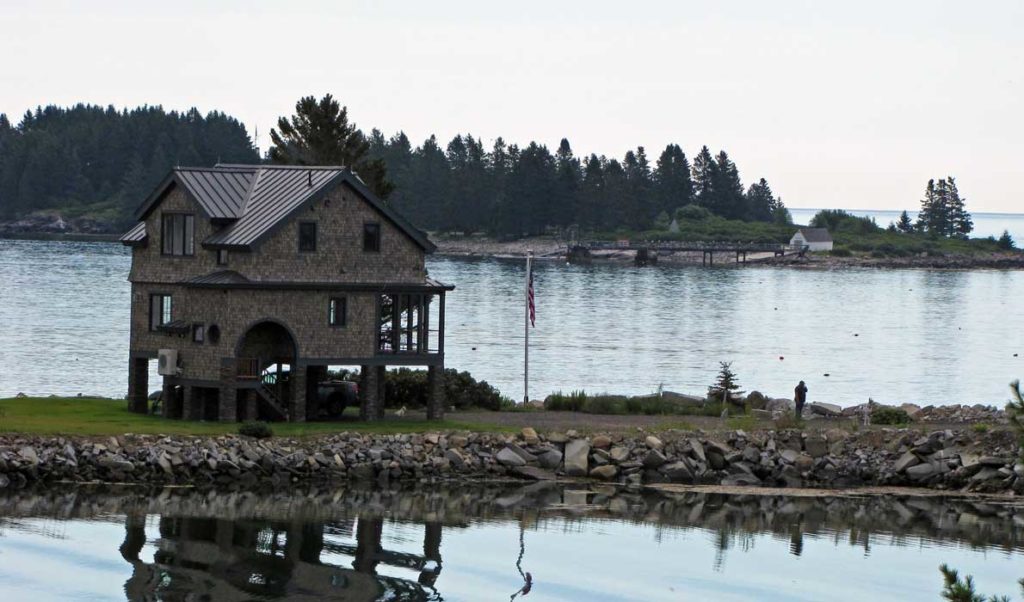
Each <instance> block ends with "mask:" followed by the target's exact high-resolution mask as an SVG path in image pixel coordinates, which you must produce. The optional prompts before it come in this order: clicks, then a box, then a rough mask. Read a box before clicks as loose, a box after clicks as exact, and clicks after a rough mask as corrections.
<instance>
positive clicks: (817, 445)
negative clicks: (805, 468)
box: [804, 435, 828, 458]
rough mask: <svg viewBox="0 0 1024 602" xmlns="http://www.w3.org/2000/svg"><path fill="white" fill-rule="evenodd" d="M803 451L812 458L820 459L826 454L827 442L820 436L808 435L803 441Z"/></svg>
mask: <svg viewBox="0 0 1024 602" xmlns="http://www.w3.org/2000/svg"><path fill="white" fill-rule="evenodd" d="M804 450H805V451H806V452H807V454H808V455H809V456H811V457H812V458H820V457H822V456H824V455H827V454H828V440H826V439H825V437H823V436H822V435H808V436H807V438H806V439H804Z"/></svg>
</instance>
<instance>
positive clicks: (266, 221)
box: [125, 165, 436, 253]
mask: <svg viewBox="0 0 1024 602" xmlns="http://www.w3.org/2000/svg"><path fill="white" fill-rule="evenodd" d="M341 184H345V185H347V186H349V187H350V188H351V189H352V190H353V191H355V192H356V194H358V195H359V196H360V197H362V198H363V199H364V200H366V202H368V203H369V204H370V206H371V207H373V208H374V209H375V210H376V211H377V212H378V213H380V214H381V215H383V216H384V218H386V219H387V220H388V221H390V222H391V223H392V224H394V225H395V226H396V227H397V228H398V229H399V230H401V231H402V232H403V233H405V234H406V235H407V236H409V238H411V239H412V240H413V242H415V243H416V244H417V245H419V246H420V247H421V248H422V249H423V250H424V251H426V252H428V253H431V252H433V251H434V249H435V248H436V247H435V246H434V245H433V243H431V242H430V240H428V239H427V237H426V235H425V234H424V233H423V232H421V231H419V230H418V229H416V228H415V227H413V226H412V224H410V223H409V222H407V221H406V220H405V218H403V217H402V216H401V215H399V214H398V213H396V212H395V211H394V210H393V209H391V207H390V206H388V205H387V204H386V203H384V202H383V201H381V200H380V199H378V198H377V196H376V195H375V194H373V193H372V192H371V191H370V190H369V189H368V188H367V187H366V184H364V183H363V181H362V180H360V179H359V176H358V175H357V174H355V173H354V172H353V171H352V170H350V169H348V168H346V167H340V166H306V165H301V166H299V165H217V166H216V167H212V168H180V167H179V168H175V169H174V170H172V171H171V173H170V175H168V176H167V178H166V179H165V180H164V181H163V182H162V183H161V184H160V186H158V187H157V189H156V190H155V191H154V192H153V194H151V195H150V196H149V198H148V199H146V201H145V202H144V203H143V204H142V205H141V206H140V207H139V209H138V210H137V211H136V218H137V219H139V220H144V219H145V218H146V216H147V215H148V214H149V212H150V211H152V209H153V208H154V207H156V206H157V204H158V203H159V202H160V200H161V199H162V198H163V196H164V195H165V194H166V193H167V191H168V190H170V188H171V187H172V186H174V185H180V186H182V187H184V188H185V190H187V191H188V192H189V194H190V196H192V197H193V198H194V199H195V200H196V202H197V203H199V206H200V208H201V209H202V211H203V212H204V213H205V214H206V216H207V217H208V218H209V219H211V220H223V221H228V222H230V223H229V224H228V225H227V226H226V227H224V228H222V229H221V230H219V231H217V232H216V233H214V234H213V235H212V236H210V237H209V238H208V239H206V240H205V241H203V246H204V247H207V248H214V249H238V250H251V249H252V248H254V247H255V246H257V245H258V244H259V243H261V242H262V241H263V240H265V239H266V238H267V237H269V236H270V235H271V234H273V233H274V232H276V231H277V230H278V228H280V227H281V226H283V225H284V224H286V223H287V222H288V221H289V219H290V218H291V217H292V216H293V215H294V214H295V213H296V212H298V211H300V210H301V209H303V208H305V207H307V206H308V205H309V204H310V203H313V202H315V201H317V200H318V199H320V198H322V197H323V196H324V195H325V194H327V193H328V192H330V191H331V190H333V189H334V188H336V187H337V186H339V185H341ZM137 227H138V226H136V228H137ZM132 232H134V229H133V230H132ZM143 233H144V231H143ZM125 236H128V235H127V234H126V235H125ZM125 244H128V242H127V241H126V242H125Z"/></svg>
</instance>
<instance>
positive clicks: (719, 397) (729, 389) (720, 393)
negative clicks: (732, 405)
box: [708, 362, 740, 402]
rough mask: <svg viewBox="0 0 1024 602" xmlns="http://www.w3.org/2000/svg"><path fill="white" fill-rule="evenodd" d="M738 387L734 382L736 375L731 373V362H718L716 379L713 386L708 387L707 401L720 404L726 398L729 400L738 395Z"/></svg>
mask: <svg viewBox="0 0 1024 602" xmlns="http://www.w3.org/2000/svg"><path fill="white" fill-rule="evenodd" d="M739 388H740V385H739V383H738V382H737V381H736V374H735V373H734V372H733V371H732V362H719V370H718V378H717V379H716V380H715V384H713V385H711V386H710V387H708V400H710V401H713V402H715V401H717V402H721V401H724V400H725V398H726V396H728V398H729V399H730V400H732V399H735V398H736V397H737V396H738V395H739Z"/></svg>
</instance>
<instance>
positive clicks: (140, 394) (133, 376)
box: [128, 357, 149, 414]
mask: <svg viewBox="0 0 1024 602" xmlns="http://www.w3.org/2000/svg"><path fill="white" fill-rule="evenodd" d="M128 411H129V412H135V413H137V414H145V413H146V412H148V411H149V360H148V359H146V358H144V357H133V358H129V360H128Z"/></svg>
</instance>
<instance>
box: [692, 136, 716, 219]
mask: <svg viewBox="0 0 1024 602" xmlns="http://www.w3.org/2000/svg"><path fill="white" fill-rule="evenodd" d="M692 171H693V190H694V201H695V202H696V204H697V205H700V206H701V207H704V208H705V209H709V210H711V211H714V209H713V207H714V206H715V205H716V204H717V203H716V201H715V190H714V185H715V180H716V179H717V178H718V175H717V172H718V166H717V165H716V164H715V158H714V157H712V156H711V151H710V150H708V147H707V146H703V147H701V149H700V152H699V153H697V156H696V157H694V159H693V169H692Z"/></svg>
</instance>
